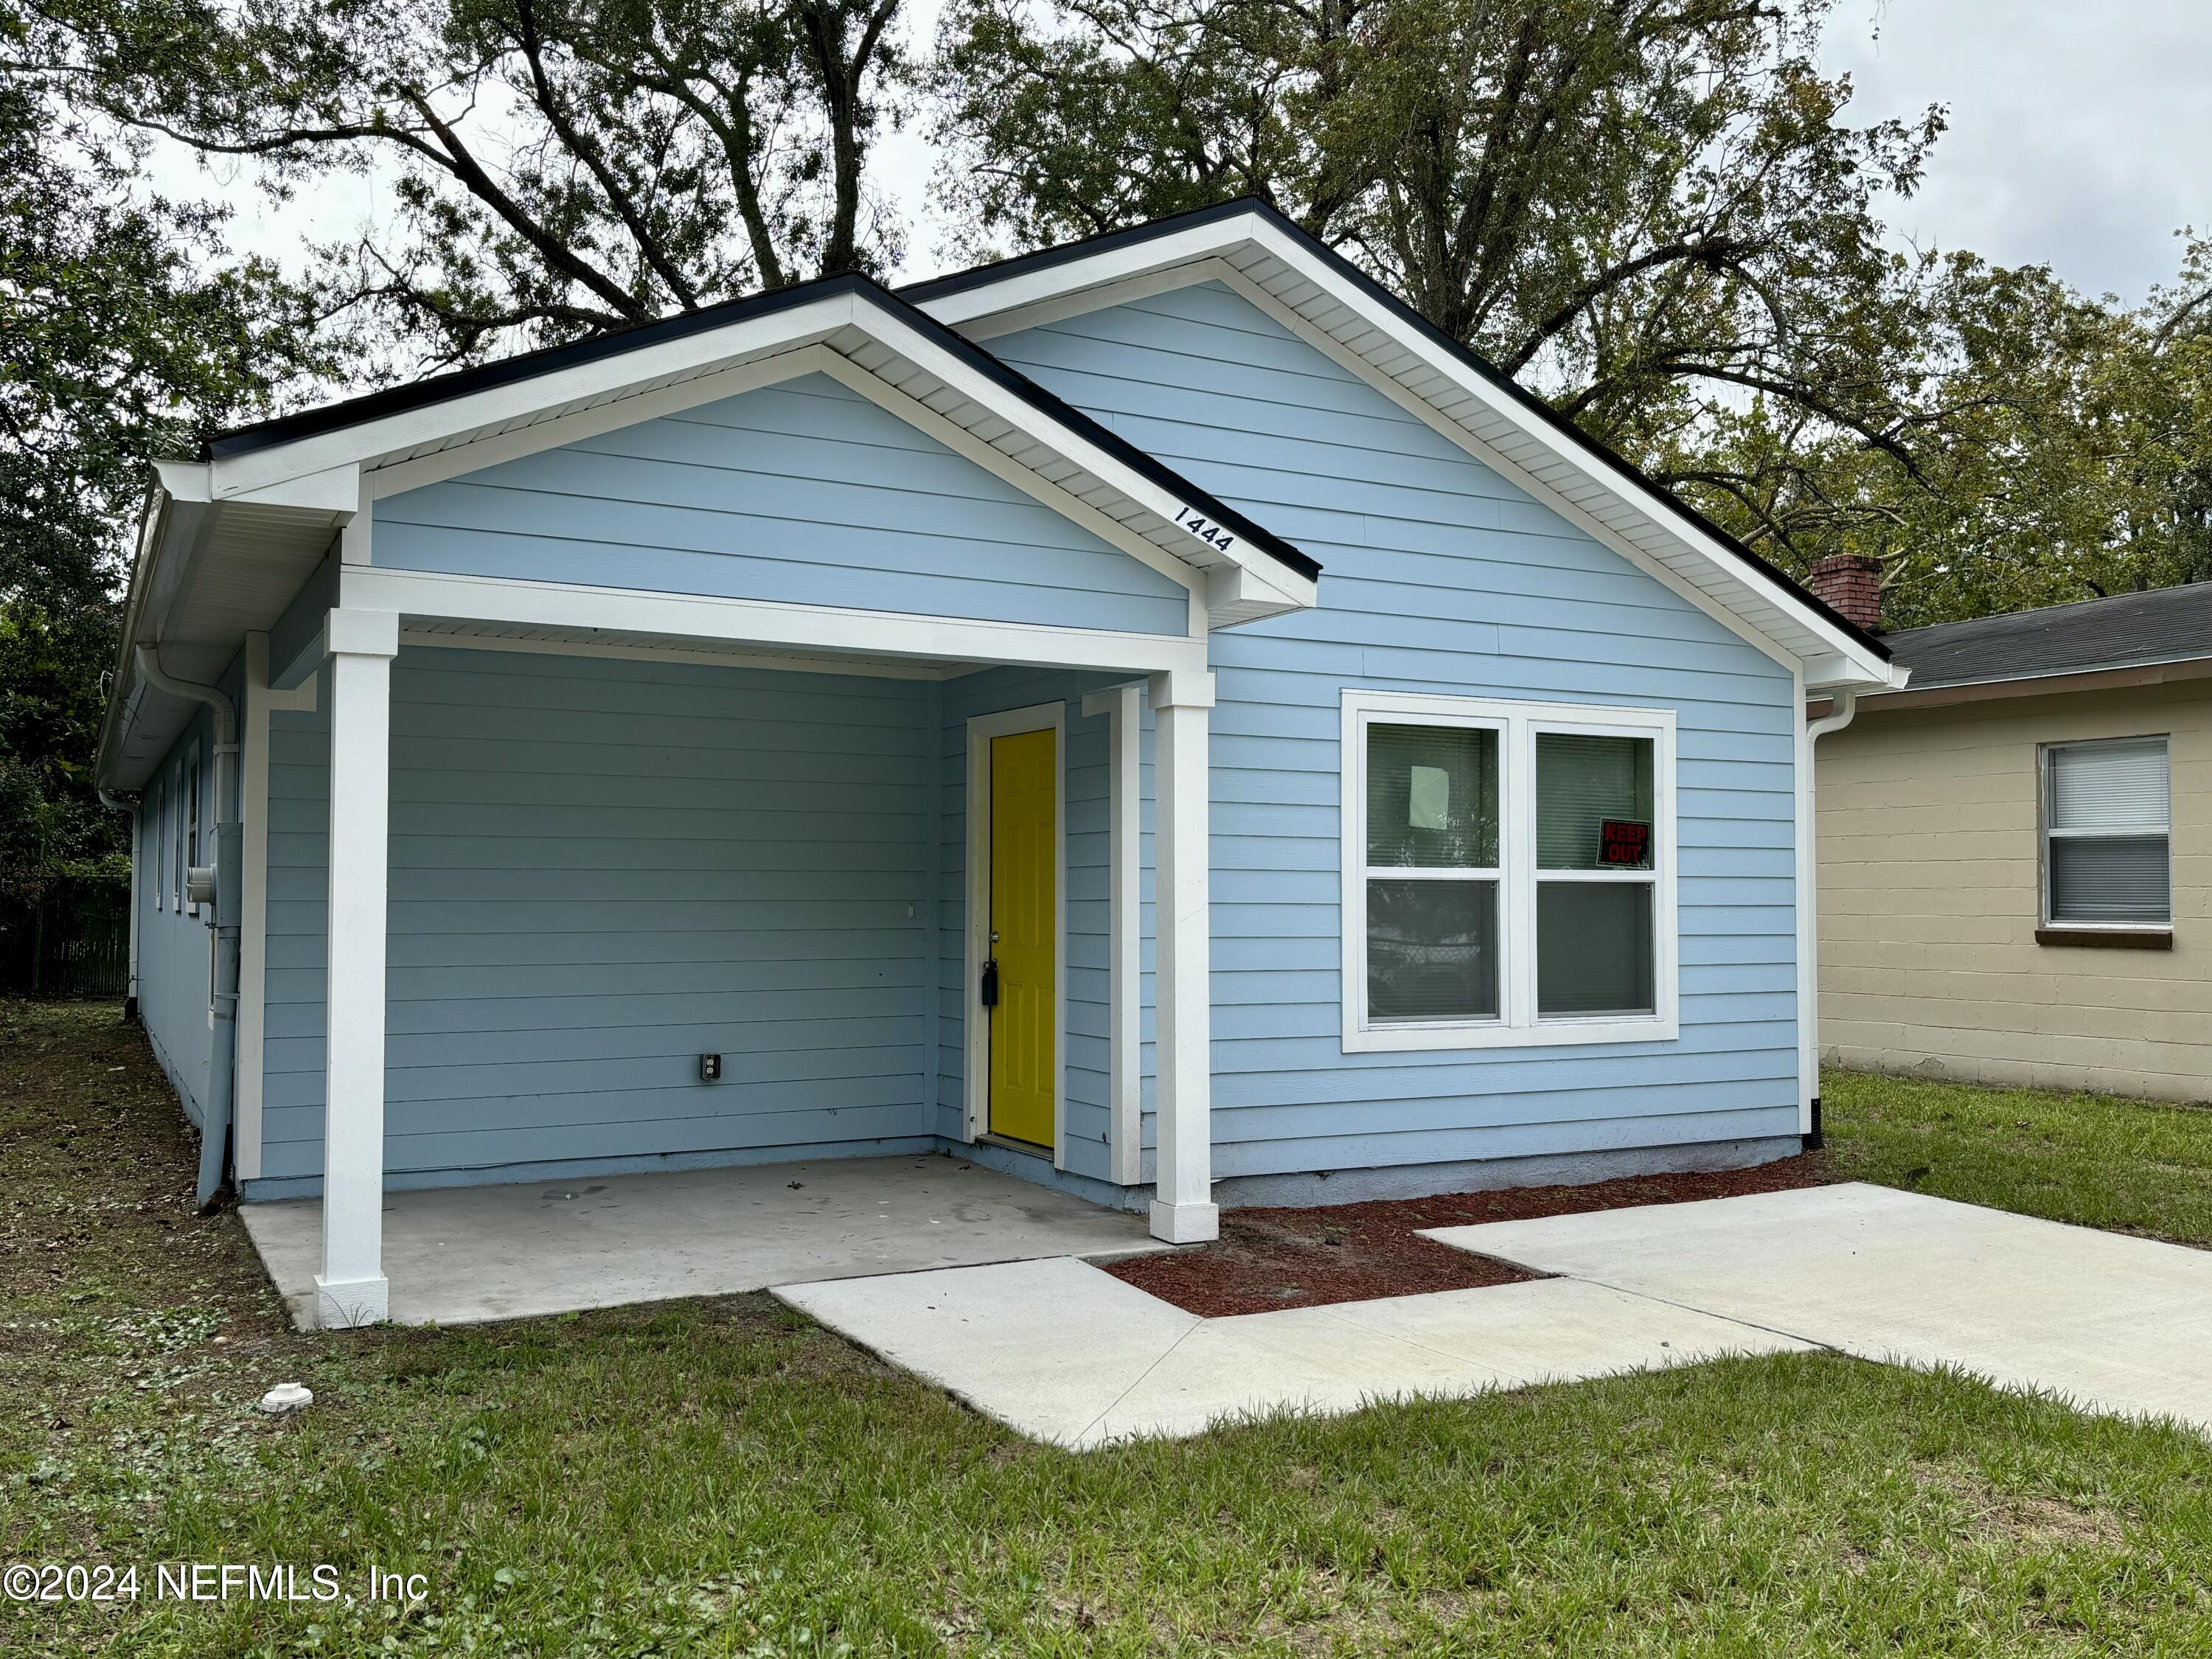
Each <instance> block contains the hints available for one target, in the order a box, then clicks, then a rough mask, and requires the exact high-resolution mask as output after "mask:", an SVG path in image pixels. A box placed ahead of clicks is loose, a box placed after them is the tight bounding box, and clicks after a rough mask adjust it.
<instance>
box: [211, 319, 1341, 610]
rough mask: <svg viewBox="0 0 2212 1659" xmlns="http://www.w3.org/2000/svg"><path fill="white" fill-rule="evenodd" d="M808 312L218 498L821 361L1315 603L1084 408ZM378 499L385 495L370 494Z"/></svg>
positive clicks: (1193, 555)
mask: <svg viewBox="0 0 2212 1659" xmlns="http://www.w3.org/2000/svg"><path fill="white" fill-rule="evenodd" d="M811 286H812V287H813V288H815V289H819V290H820V292H819V293H818V294H817V296H816V297H814V298H811V299H808V300H805V301H803V302H800V303H789V302H781V301H786V298H787V296H785V295H769V296H762V297H763V298H765V299H774V300H776V301H780V303H778V304H775V305H774V306H773V307H768V308H765V309H763V310H762V311H761V312H759V313H757V314H750V315H739V316H738V317H736V318H735V319H733V320H732V321H730V322H728V323H726V325H722V326H720V327H718V328H714V329H710V330H704V331H699V330H694V331H687V332H684V333H683V334H680V335H678V336H677V337H672V338H668V339H664V340H649V341H647V342H646V343H641V344H640V345H638V346H636V347H635V349H630V350H627V351H620V352H609V353H603V354H601V355H599V356H596V357H593V358H592V359H589V360H587V361H585V362H580V363H575V364H572V365H568V366H563V367H558V368H552V369H550V370H549V371H547V372H545V373H542V374H529V375H526V376H522V377H520V378H517V379H513V380H507V381H503V382H501V383H497V384H494V385H490V386H484V387H482V388H481V389H477V390H471V391H465V392H460V393H459V395H456V396H453V397H451V398H440V399H436V400H434V401H429V402H425V403H422V404H414V405H412V406H408V407H403V408H399V409H396V410H391V411H389V412H371V413H369V414H368V416H367V417H366V418H364V419H362V420H360V421H356V422H351V423H349V424H345V425H342V426H336V427H332V428H328V429H325V430H321V431H315V432H310V433H307V434H306V435H302V436H301V437H298V438H296V439H293V440H291V441H284V442H278V443H274V444H257V445H255V446H254V447H248V448H244V449H242V450H235V451H230V452H228V453H227V451H226V448H225V445H224V443H223V442H222V441H218V443H217V445H216V448H215V452H214V459H213V461H212V462H211V470H212V475H213V476H212V481H211V484H210V492H211V494H212V495H214V496H215V497H216V498H217V499H222V498H227V497H228V496H231V495H241V494H250V495H253V496H254V497H255V498H257V499H266V498H270V497H271V495H272V492H277V491H282V490H287V489H301V488H305V487H307V484H308V483H309V481H312V480H315V479H327V480H328V481H329V483H330V487H331V489H334V490H338V491H343V489H346V488H349V487H353V486H356V485H358V484H359V483H361V482H362V481H363V480H368V479H370V478H371V477H373V475H374V474H376V473H378V472H380V471H385V470H386V469H390V468H392V467H396V466H398V465H403V464H404V463H407V462H410V461H416V460H420V459H422V458H424V457H426V456H430V455H434V454H436V453H440V452H441V451H445V450H448V449H454V448H459V447H465V446H468V445H471V444H475V443H478V442H481V441H484V440H486V439H489V438H494V437H500V436H503V435H510V434H523V433H526V430H527V429H528V428H532V427H533V426H538V425H544V424H549V423H550V422H555V421H557V420H559V419H561V418H562V417H564V416H574V415H577V414H579V413H581V412H584V411H587V410H593V409H609V410H612V409H613V408H614V407H615V406H617V405H619V404H623V403H625V402H627V401H629V400H631V399H635V398H640V397H641V396H644V395H647V394H649V393H656V392H667V391H668V390H670V389H671V388H677V387H681V386H684V385H686V384H688V383H694V382H702V381H711V380H714V377H716V376H718V375H722V374H726V373H728V372H729V371H731V370H733V369H737V368H742V367H744V366H745V365H748V364H753V363H758V362H763V361H764V360H768V359H772V358H776V357H779V356H784V355H786V354H792V353H796V352H799V351H801V350H803V349H807V348H812V347H819V348H822V349H826V350H828V351H830V352H834V353H836V355H837V356H839V357H840V358H842V360H844V361H845V362H849V363H851V364H852V365H853V366H854V368H858V369H859V370H860V371H861V372H863V373H864V374H867V375H868V376H870V377H872V379H873V380H876V381H878V382H880V383H882V384H884V385H886V386H890V387H891V388H893V389H894V390H895V391H896V392H900V393H901V394H903V395H904V396H905V397H907V398H911V399H913V401H914V403H915V404H917V405H919V406H920V407H921V409H923V410H927V412H928V413H929V414H931V415H933V416H938V417H939V418H941V419H944V420H949V421H951V422H954V423H956V424H957V426H959V427H960V428H962V429H963V430H964V431H966V432H967V433H969V434H970V435H973V436H974V437H975V439H976V440H977V441H980V442H981V443H984V444H987V445H989V446H991V447H993V448H994V449H996V450H998V451H999V452H1000V453H1002V454H1004V455H1006V457H1007V459H1010V460H1012V461H1013V462H1014V463H1016V464H1017V465H1019V466H1021V467H1023V468H1024V469H1025V470H1026V471H1029V472H1030V473H1032V474H1034V475H1035V476H1036V477H1038V478H1041V479H1042V480H1043V481H1045V482H1046V483H1049V484H1051V485H1052V486H1054V488H1055V489H1059V490H1061V491H1064V492H1066V494H1067V495H1072V496H1073V497H1075V498H1076V499H1078V500H1080V501H1084V502H1085V504H1086V505H1088V506H1090V507H1094V508H1096V509H1097V510H1098V511H1101V512H1103V513H1107V514H1108V515H1109V517H1110V518H1112V519H1113V520H1115V521H1116V522H1117V523H1120V524H1122V525H1124V526H1127V527H1128V529H1129V530H1130V531H1131V532H1132V533H1133V534H1136V535H1139V536H1141V537H1142V538H1144V539H1145V540H1146V541H1147V542H1149V543H1151V544H1152V545H1154V546H1156V547H1158V549H1159V550H1161V551H1163V552H1164V553H1165V554H1167V555H1168V556H1170V557H1171V558H1173V559H1174V560H1176V562H1179V563H1180V564H1182V565H1183V566H1185V567H1188V568H1190V569H1191V570H1193V571H1195V572H1197V573H1199V575H1200V580H1203V581H1208V582H1211V581H1213V580H1215V579H1216V577H1217V573H1220V572H1223V571H1225V570H1234V571H1238V572H1241V573H1243V577H1242V579H1241V580H1240V582H1239V583H1237V584H1235V585H1237V586H1242V587H1243V588H1245V589H1247V590H1249V592H1248V596H1247V599H1246V603H1247V604H1248V605H1249V604H1251V603H1254V602H1255V597H1256V595H1257V594H1258V593H1259V592H1261V590H1265V591H1267V592H1271V593H1272V594H1273V604H1274V605H1275V608H1277V609H1279V610H1295V609H1299V608H1303V607H1304V606H1309V605H1312V604H1314V603H1315V602H1316V597H1317V596H1316V586H1315V584H1316V579H1317V577H1318V575H1319V571H1320V567H1319V566H1318V565H1317V564H1316V563H1315V562H1313V561H1312V560H1311V559H1310V558H1308V557H1307V556H1305V555H1304V553H1302V552H1301V551H1299V550H1297V549H1296V548H1294V547H1292V546H1291V545H1290V544H1287V543H1285V542H1283V541H1282V540H1281V539H1280V538H1278V537H1275V536H1273V534H1272V533H1271V532H1267V530H1265V529H1264V528H1263V527H1261V526H1258V525H1255V524H1252V523H1250V522H1249V521H1248V520H1244V519H1243V517H1242V515H1241V514H1238V513H1236V512H1235V511H1234V509H1232V508H1231V507H1227V506H1226V505H1225V503H1222V502H1220V501H1216V500H1214V499H1213V497H1212V496H1211V495H1208V494H1207V493H1206V491H1204V490H1202V489H1199V488H1198V487H1197V486H1196V485H1194V484H1193V483H1190V482H1189V481H1188V480H1187V479H1184V478H1182V477H1179V476H1178V475H1176V474H1175V473H1174V472H1172V471H1171V470H1170V469H1168V468H1167V467H1165V466H1164V465H1161V464H1159V463H1158V462H1157V461H1155V460H1153V459H1152V458H1151V457H1149V456H1146V455H1144V454H1142V453H1140V452H1138V451H1137V450H1136V449H1135V448H1134V447H1133V446H1131V445H1129V444H1127V442H1126V441H1122V440H1121V439H1120V438H1118V437H1117V436H1116V435H1115V434H1113V433H1111V432H1110V431H1109V430H1108V429H1107V428H1103V426H1101V425H1099V424H1098V423H1097V422H1095V421H1093V420H1092V419H1091V417H1090V416H1086V415H1084V414H1082V413H1081V412H1080V411H1079V410H1074V409H1072V408H1069V407H1068V406H1066V404H1061V403H1060V401H1059V400H1058V399H1056V398H1053V397H1052V396H1051V395H1050V394H1049V393H1048V392H1045V391H1044V390H1043V388H1042V387H1039V386H1035V385H1034V384H1033V383H1030V382H1029V381H1028V380H1026V379H1025V378H1024V377H1023V376H1022V375H1020V374H1018V373H1016V372H1015V371H1013V370H1012V369H1010V368H1006V366H1005V365H1004V364H1001V363H999V362H996V360H995V359H993V358H990V357H989V356H988V355H987V353H984V352H982V351H981V350H980V349H977V348H976V347H975V346H974V345H973V344H971V343H969V342H968V341H966V340H964V339H963V338H961V337H959V336H957V335H956V334H954V333H952V332H951V331H950V330H947V329H945V328H943V327H942V326H941V325H939V324H937V323H936V322H935V321H934V320H933V319H930V318H928V317H927V315H925V314H922V313H918V312H915V311H914V310H913V309H912V308H910V307H908V306H907V305H906V304H905V302H904V301H900V300H898V299H896V298H895V297H894V296H892V295H890V294H889V293H887V292H885V291H884V290H883V289H879V288H878V287H876V286H875V285H874V284H873V283H868V282H866V280H865V279H860V278H836V279H831V280H830V281H829V282H825V283H818V284H813V285H811ZM371 491H372V493H374V486H373V484H372V486H371Z"/></svg>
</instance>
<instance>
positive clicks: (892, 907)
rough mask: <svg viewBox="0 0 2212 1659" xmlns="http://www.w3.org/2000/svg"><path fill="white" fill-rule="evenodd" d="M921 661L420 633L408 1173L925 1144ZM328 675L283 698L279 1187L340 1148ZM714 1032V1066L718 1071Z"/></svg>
mask: <svg viewBox="0 0 2212 1659" xmlns="http://www.w3.org/2000/svg"><path fill="white" fill-rule="evenodd" d="M321 690H322V693H323V695H322V696H320V697H319V699H318V707H317V708H316V709H315V711H314V712H313V713H293V712H281V711H280V712H278V713H276V714H275V715H274V716H273V717H272V722H271V724H272V730H271V735H270V838H269V845H270V872H269V933H270V937H269V952H268V960H269V965H268V974H267V990H268V1035H267V1040H266V1044H265V1054H266V1065H267V1079H266V1085H265V1101H266V1104H265V1106H264V1156H263V1165H262V1167H263V1171H264V1179H263V1180H262V1181H261V1182H258V1183H256V1187H255V1190H254V1192H253V1193H252V1194H251V1195H252V1196H256V1197H275V1196H280V1195H283V1194H285V1193H288V1192H300V1191H307V1190H312V1189H313V1188H314V1186H315V1185H316V1184H317V1183H318V1182H319V1178H320V1175H321V1169H322V1146H321V1136H322V1104H323V1054H324V1045H323V1036H324V1030H325V1023H324V1009H323V1001H322V999H323V984H324V973H325V917H326V913H327V908H328V883H329V876H328V869H327V864H326V836H327V826H328V817H329V805H328V802H329V795H328V781H327V779H328V764H329V738H328V733H329V695H328V694H329V684H328V681H327V678H325V684H324V685H323V686H322V688H321ZM930 690H931V688H929V687H928V686H927V685H925V684H923V683H921V682H919V681H914V680H901V679H890V678H872V677H862V676H848V675H829V674H811V673H787V672H777V671H768V670H763V669H754V668H740V667H731V668H720V667H710V666H700V665H685V664H676V663H666V662H659V663H655V662H645V661H632V660H617V659H599V658H580V657H560V656H544V655H534V654H526V653H513V652H500V651H473V650H454V649H446V648H426V647H412V646H410V647H404V648H403V649H402V651H401V653H400V654H399V657H398V660H397V662H396V663H395V664H394V665H393V672H392V842H391V928H392V931H391V939H390V947H389V949H390V957H389V960H390V974H389V979H388V985H389V994H390V1002H389V1018H390V1031H391V1036H390V1039H389V1042H387V1044H386V1066H387V1070H386V1090H387V1100H388V1105H387V1108H386V1170H387V1176H388V1178H389V1179H390V1180H391V1181H392V1184H394V1185H410V1184H411V1185H446V1184H453V1183H454V1182H465V1181H471V1180H488V1179H499V1178H502V1177H508V1178H513V1177H520V1178H528V1177H529V1176H531V1175H532V1174H533V1173H551V1172H552V1171H553V1170H556V1169H558V1168H560V1167H562V1166H563V1165H566V1164H588V1165H590V1166H591V1167H594V1168H602V1169H615V1168H628V1167H635V1168H652V1167H668V1166H671V1165H672V1164H684V1163H687V1162H689V1163H706V1162H717V1163H728V1162H739V1161H750V1160H755V1159H758V1160H761V1161H771V1160H775V1159H780V1158H793V1157H799V1156H807V1155H812V1154H815V1153H837V1152H845V1153H850V1152H906V1151H913V1150H919V1149H922V1148H925V1147H927V1146H930V1145H932V1144H933V1143H932V1142H931V1141H930V1140H929V1139H927V1137H928V1135H929V1133H930V1126H929V1124H928V1123H927V1121H926V1120H927V1115H928V1114H927V1110H926V1109H925V1104H924V1103H925V1102H926V1101H927V1100H928V1099H929V1098H930V1097H931V1095H932V1094H933V1091H934V1085H933V1084H932V1083H931V1082H930V1081H929V1080H928V1079H927V1067H928V1066H929V1064H930V1061H931V1055H930V1054H929V1051H928V1048H927V1045H926V1043H925V1041H924V1018H923V1016H924V999H925V989H924V987H925V985H926V983H927V974H926V971H925V970H926V965H927V951H926V947H925V944H924V940H925V934H926V928H927V910H928V890H927V878H926V864H927V856H926V854H927V840H928V835H929V833H930V830H931V829H932V828H933V824H932V821H931V819H930V817H929V816H928V811H927V809H928V806H929V805H930V803H931V801H932V800H933V794H932V787H931V780H930V773H931V769H932V764H933V747H934V732H933V730H932V728H931V726H930V724H929V720H928V709H929V704H930ZM703 1053H715V1054H721V1055H722V1056H723V1060H724V1065H725V1068H726V1069H725V1080H724V1081H722V1082H721V1083H720V1084H712V1085H710V1084H702V1082H701V1081H700V1080H699V1077H698V1057H699V1055H700V1054H703Z"/></svg>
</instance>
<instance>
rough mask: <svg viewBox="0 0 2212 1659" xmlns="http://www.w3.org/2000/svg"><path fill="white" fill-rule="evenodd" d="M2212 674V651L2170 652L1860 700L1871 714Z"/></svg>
mask: <svg viewBox="0 0 2212 1659" xmlns="http://www.w3.org/2000/svg"><path fill="white" fill-rule="evenodd" d="M2206 679H2212V656H2202V655H2200V656H2190V657H2169V658H2165V659H2160V660H2159V661H2156V662H2130V663H2114V664H2112V665H2110V666H2108V667H2104V668H2077V669H2068V670H2065V671H2061V672H2057V673H2051V674H2016V675H2008V676H2005V677H2002V678H1991V679H1980V680H1959V681H1954V682H1953V683H1951V684H1944V685H1930V686H1924V687H1919V688H1911V687H1904V688H1899V690H1895V691H1891V692H1885V693H1875V694H1871V695H1869V696H1865V697H1863V698H1862V699H1861V701H1860V704H1859V706H1860V708H1863V710H1865V711H1866V712H1867V713H1869V714H1872V713H1875V712H1877V711H1879V712H1881V713H1883V714H1891V713H1903V712H1905V711H1906V710H1910V709H1914V708H1953V707H1956V706H1957V705H1959V704H1961V703H1970V702H2001V701H2006V700H2009V699H2013V698H2019V697H2056V696H2066V695H2067V694H2069V693H2071V692H2081V691H2128V690H2138V689H2141V688H2143V687H2147V686H2158V685H2177V684H2187V683H2188V682H2191V681H2194V680H2206Z"/></svg>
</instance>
